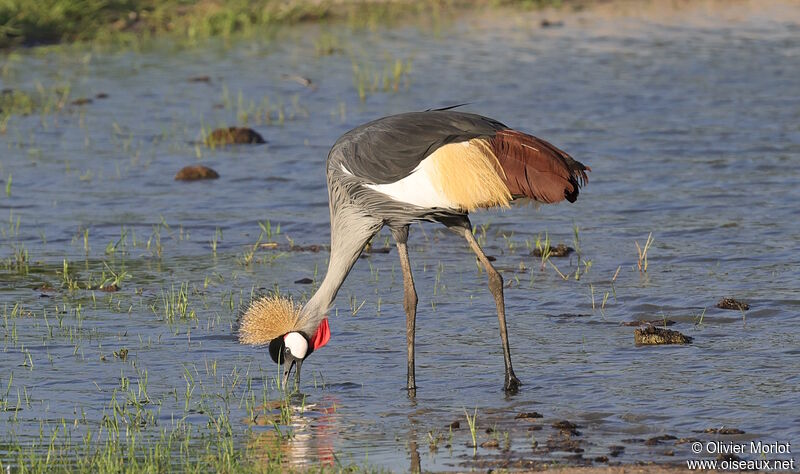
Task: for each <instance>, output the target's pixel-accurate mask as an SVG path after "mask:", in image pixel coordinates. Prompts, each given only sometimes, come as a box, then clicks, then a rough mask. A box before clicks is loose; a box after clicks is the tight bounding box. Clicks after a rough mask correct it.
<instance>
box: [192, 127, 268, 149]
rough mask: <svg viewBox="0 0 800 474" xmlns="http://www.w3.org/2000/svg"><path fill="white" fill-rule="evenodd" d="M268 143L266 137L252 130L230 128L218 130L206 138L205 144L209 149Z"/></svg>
mask: <svg viewBox="0 0 800 474" xmlns="http://www.w3.org/2000/svg"><path fill="white" fill-rule="evenodd" d="M263 143H267V141H266V140H264V137H262V136H261V135H259V133H258V132H256V131H255V130H253V129H252V128H246V127H228V128H218V129H216V130H214V131H213V132H211V133H210V134H209V135H208V137H206V141H205V144H206V146H207V147H209V148H216V147H219V146H226V145H260V144H263Z"/></svg>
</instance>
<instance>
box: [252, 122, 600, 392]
mask: <svg viewBox="0 0 800 474" xmlns="http://www.w3.org/2000/svg"><path fill="white" fill-rule="evenodd" d="M586 171H590V169H589V168H588V167H587V166H584V165H583V164H582V163H580V162H578V161H576V160H574V159H572V157H570V156H569V155H568V154H566V153H565V152H563V151H561V150H560V149H558V148H556V147H555V146H553V145H551V144H550V143H548V142H546V141H544V140H542V139H539V138H536V137H534V136H531V135H528V134H525V133H523V132H519V131H517V130H512V129H510V128H508V127H506V126H505V125H503V124H502V123H500V122H498V121H496V120H492V119H490V118H487V117H482V116H480V115H475V114H470V113H464V112H458V111H453V110H449V109H442V110H430V111H426V112H411V113H404V114H399V115H392V116H390V117H384V118H381V119H378V120H375V121H373V122H370V123H367V124H364V125H361V126H360V127H357V128H355V129H353V130H351V131H349V132H347V133H345V134H344V135H342V137H341V138H339V140H337V141H336V143H335V144H334V145H333V148H332V149H331V151H330V153H329V154H328V160H327V176H328V198H329V202H330V213H331V254H330V260H329V263H328V272H327V274H326V275H325V279H324V280H323V281H322V284H321V285H320V287H319V289H318V290H317V292H316V293H315V294H314V295H313V296H312V297H311V299H309V300H308V302H307V303H306V304H305V305H303V306H299V305H296V304H295V303H294V302H292V301H291V300H288V299H286V298H282V297H279V296H272V297H265V298H262V299H260V300H256V301H255V302H254V303H253V304H252V305H251V307H250V308H249V309H248V310H247V312H246V313H245V314H244V315H243V317H242V321H241V324H240V328H239V340H240V341H241V342H242V343H246V344H269V353H270V355H271V357H272V359H273V360H274V361H275V362H276V363H283V370H284V372H283V373H284V376H283V382H284V385H285V384H286V382H287V381H288V378H289V374H290V372H291V370H292V368H293V367H294V368H295V381H296V383H297V384H299V381H300V367H301V365H302V363H303V361H304V360H305V359H306V358H307V357H308V356H309V355H310V354H311V353H312V352H314V351H316V350H317V349H319V348H320V347H322V346H324V345H325V344H326V343H327V342H328V340H329V339H330V329H329V326H328V319H327V316H326V315H327V313H328V310H329V309H330V308H331V306H332V304H333V301H334V298H336V293H337V292H338V291H339V288H340V287H341V286H342V283H343V282H344V280H345V278H346V277H347V274H348V273H349V272H350V269H351V268H353V264H355V262H356V260H358V257H359V255H360V254H361V251H362V250H363V249H364V246H365V245H366V244H367V243H368V242H369V241H370V239H371V238H372V237H373V236H374V235H375V234H376V233H377V232H378V231H379V230H380V229H381V228H382V227H384V226H387V227H388V228H389V229H390V230H391V232H392V236H393V237H394V239H395V241H396V242H397V251H398V253H399V255H400V266H401V268H402V270H403V287H404V291H405V299H404V308H405V313H406V340H407V344H408V378H407V388H408V390H410V391H414V390H415V389H416V382H415V379H414V335H415V319H416V312H417V293H416V290H415V289H414V278H413V276H412V274H411V264H410V262H409V259H408V248H407V247H406V242H407V241H408V230H409V226H410V225H411V224H412V223H413V222H418V221H434V222H439V223H441V224H444V225H445V226H446V227H447V228H448V229H450V230H452V231H454V232H456V233H457V234H459V235H461V236H462V237H463V238H464V239H466V241H467V243H468V244H469V246H470V248H471V249H472V251H473V252H475V255H477V257H478V260H480V262H481V264H483V266H484V267H485V268H486V273H487V275H488V278H489V290H490V291H491V293H492V296H494V301H495V304H496V306H497V318H498V320H499V323H500V339H501V341H502V343H503V356H504V360H505V384H504V389H505V390H506V391H507V392H514V391H516V390H518V388H519V385H520V381H519V379H517V377H516V375H514V369H513V367H512V365H511V351H510V349H509V344H508V334H507V331H506V315H505V304H504V302H503V277H502V276H501V275H500V273H498V272H497V270H495V268H494V267H493V266H492V264H491V262H490V261H489V259H488V258H487V257H486V254H484V253H483V250H481V248H480V246H479V245H478V242H477V241H476V240H475V237H474V236H473V234H472V224H471V223H470V221H469V217H468V214H469V212H471V211H474V210H476V209H483V208H491V207H502V208H508V207H510V204H511V203H512V202H513V201H515V200H516V199H520V198H527V199H532V200H534V201H537V202H541V203H556V202H559V201H562V200H564V199H566V200H567V201H570V202H575V200H576V199H577V198H578V192H579V190H580V188H581V187H582V186H583V185H584V184H585V183H586V182H587V179H588V178H587V176H586Z"/></svg>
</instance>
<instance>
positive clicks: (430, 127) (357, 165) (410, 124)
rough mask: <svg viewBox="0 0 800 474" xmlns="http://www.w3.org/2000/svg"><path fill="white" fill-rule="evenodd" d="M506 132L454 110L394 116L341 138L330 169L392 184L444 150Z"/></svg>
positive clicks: (494, 123) (499, 125) (488, 121)
mask: <svg viewBox="0 0 800 474" xmlns="http://www.w3.org/2000/svg"><path fill="white" fill-rule="evenodd" d="M507 128H508V127H506V126H505V125H503V124H502V123H500V122H497V121H496V120H492V119H490V118H487V117H482V116H480V115H475V114H469V113H464V112H455V111H452V110H431V111H426V112H409V113H405V114H399V115H392V116H389V117H384V118H381V119H378V120H375V121H373V122H370V123H367V124H364V125H361V126H360V127H357V128H354V129H353V130H350V131H349V132H347V133H345V134H344V135H342V137H341V138H339V140H337V141H336V143H335V144H334V146H333V148H332V149H331V153H330V155H329V156H328V167H329V169H330V168H337V169H338V168H340V167H341V166H344V167H345V168H346V169H347V171H348V172H349V173H350V174H352V175H353V176H356V177H358V178H361V179H362V180H364V181H365V182H368V183H370V184H387V183H393V182H395V181H398V180H400V179H403V178H405V177H406V176H408V175H409V174H410V173H411V172H412V171H413V170H414V169H415V168H416V167H417V165H419V163H420V162H421V161H422V160H424V159H425V158H426V157H427V156H428V155H430V154H431V153H433V152H434V151H436V149H437V148H439V147H441V146H443V145H446V144H448V143H454V142H461V141H465V140H470V139H472V138H478V137H492V136H494V135H495V133H496V132H497V131H498V130H504V129H507Z"/></svg>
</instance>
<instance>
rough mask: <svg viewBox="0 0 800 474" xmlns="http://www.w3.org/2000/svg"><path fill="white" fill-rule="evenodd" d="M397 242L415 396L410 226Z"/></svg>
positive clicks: (414, 292) (409, 382) (409, 384)
mask: <svg viewBox="0 0 800 474" xmlns="http://www.w3.org/2000/svg"><path fill="white" fill-rule="evenodd" d="M394 237H395V240H397V253H398V254H400V268H402V269H403V293H404V298H403V307H404V308H405V310H406V343H407V345H408V377H407V385H406V387H407V388H408V390H409V392H410V393H411V394H412V395H414V391H416V389H417V384H416V381H415V379H414V335H415V333H416V319H417V290H416V289H415V288H414V277H413V276H412V275H411V261H409V259H408V246H407V245H406V242H407V241H408V226H405V227H404V228H403V229H401V230H399V231H397V232H395V233H394Z"/></svg>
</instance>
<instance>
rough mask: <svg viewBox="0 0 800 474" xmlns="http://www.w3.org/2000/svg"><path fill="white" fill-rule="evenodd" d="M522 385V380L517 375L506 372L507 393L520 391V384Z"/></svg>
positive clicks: (505, 385) (505, 387)
mask: <svg viewBox="0 0 800 474" xmlns="http://www.w3.org/2000/svg"><path fill="white" fill-rule="evenodd" d="M520 385H522V382H520V381H519V379H518V378H517V376H516V375H514V374H513V373H512V374H506V383H505V384H504V385H503V390H505V391H506V393H517V392H519V386H520Z"/></svg>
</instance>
